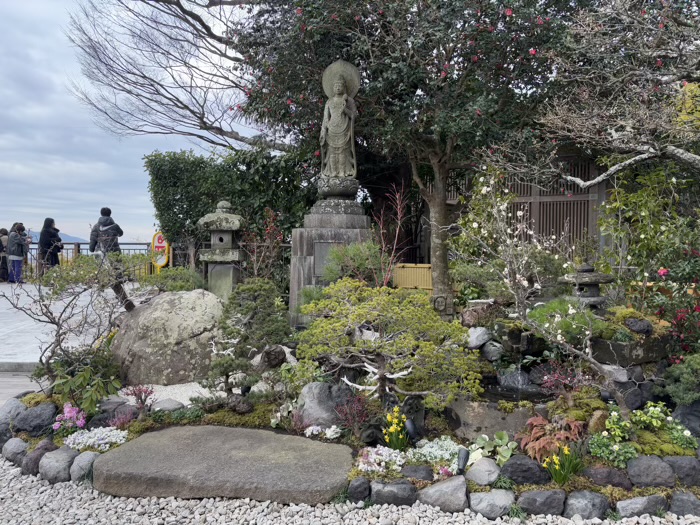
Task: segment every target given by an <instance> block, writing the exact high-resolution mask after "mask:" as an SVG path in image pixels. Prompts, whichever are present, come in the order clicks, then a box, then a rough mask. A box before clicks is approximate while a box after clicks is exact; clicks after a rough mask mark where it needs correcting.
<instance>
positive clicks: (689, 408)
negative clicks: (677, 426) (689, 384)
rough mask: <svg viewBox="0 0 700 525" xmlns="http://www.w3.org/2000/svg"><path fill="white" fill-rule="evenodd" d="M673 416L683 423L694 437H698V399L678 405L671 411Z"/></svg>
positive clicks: (699, 416) (699, 402)
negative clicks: (689, 403)
mask: <svg viewBox="0 0 700 525" xmlns="http://www.w3.org/2000/svg"><path fill="white" fill-rule="evenodd" d="M673 417H675V418H676V419H677V420H678V421H680V422H681V423H683V424H684V425H685V426H686V428H687V429H688V430H690V431H691V432H692V433H693V435H694V436H695V437H697V438H700V401H696V402H695V403H693V404H691V405H686V406H679V407H678V408H676V410H674V411H673Z"/></svg>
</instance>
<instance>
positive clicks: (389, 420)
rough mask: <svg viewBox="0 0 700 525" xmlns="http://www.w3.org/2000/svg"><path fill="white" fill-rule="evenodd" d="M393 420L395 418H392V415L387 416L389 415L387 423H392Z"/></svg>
mask: <svg viewBox="0 0 700 525" xmlns="http://www.w3.org/2000/svg"><path fill="white" fill-rule="evenodd" d="M392 419H393V418H392V417H391V414H387V415H386V420H387V422H389V423H391V420H392Z"/></svg>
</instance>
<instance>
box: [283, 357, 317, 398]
mask: <svg viewBox="0 0 700 525" xmlns="http://www.w3.org/2000/svg"><path fill="white" fill-rule="evenodd" d="M279 371H280V379H281V380H282V382H283V383H284V386H285V387H286V390H287V393H288V394H289V395H290V396H291V397H293V398H296V397H299V394H301V390H302V389H303V388H304V387H305V386H306V385H308V384H309V383H316V382H323V381H324V380H326V376H325V375H324V373H323V370H322V369H321V367H320V366H319V364H318V363H317V362H316V361H312V360H310V359H302V360H300V361H299V362H298V363H297V364H296V365H292V364H289V363H283V364H282V366H281V367H280V369H279Z"/></svg>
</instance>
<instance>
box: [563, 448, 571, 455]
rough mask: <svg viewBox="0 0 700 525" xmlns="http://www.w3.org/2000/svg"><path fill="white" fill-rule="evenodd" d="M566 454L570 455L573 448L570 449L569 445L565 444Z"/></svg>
mask: <svg viewBox="0 0 700 525" xmlns="http://www.w3.org/2000/svg"><path fill="white" fill-rule="evenodd" d="M564 454H565V455H567V456H568V455H569V454H571V449H569V447H568V446H565V447H564Z"/></svg>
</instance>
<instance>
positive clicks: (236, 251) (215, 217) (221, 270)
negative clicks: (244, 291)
mask: <svg viewBox="0 0 700 525" xmlns="http://www.w3.org/2000/svg"><path fill="white" fill-rule="evenodd" d="M197 225H198V226H199V227H200V228H202V229H205V230H208V231H209V233H210V234H211V248H210V249H208V250H200V251H199V260H200V261H202V262H203V263H205V264H206V265H207V280H208V284H209V291H210V292H212V293H213V294H215V295H216V296H218V297H220V298H221V299H223V300H224V301H226V300H227V299H228V296H229V295H230V294H231V292H232V291H233V287H234V286H235V285H236V284H238V283H239V282H240V270H239V268H238V264H239V263H240V262H241V260H242V254H241V249H240V231H241V228H242V226H243V218H242V217H241V216H240V215H236V214H234V213H233V210H232V208H231V203H229V202H227V201H221V202H220V203H219V204H217V205H216V211H215V212H214V213H207V214H206V215H205V216H204V217H202V218H201V219H199V221H197Z"/></svg>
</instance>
